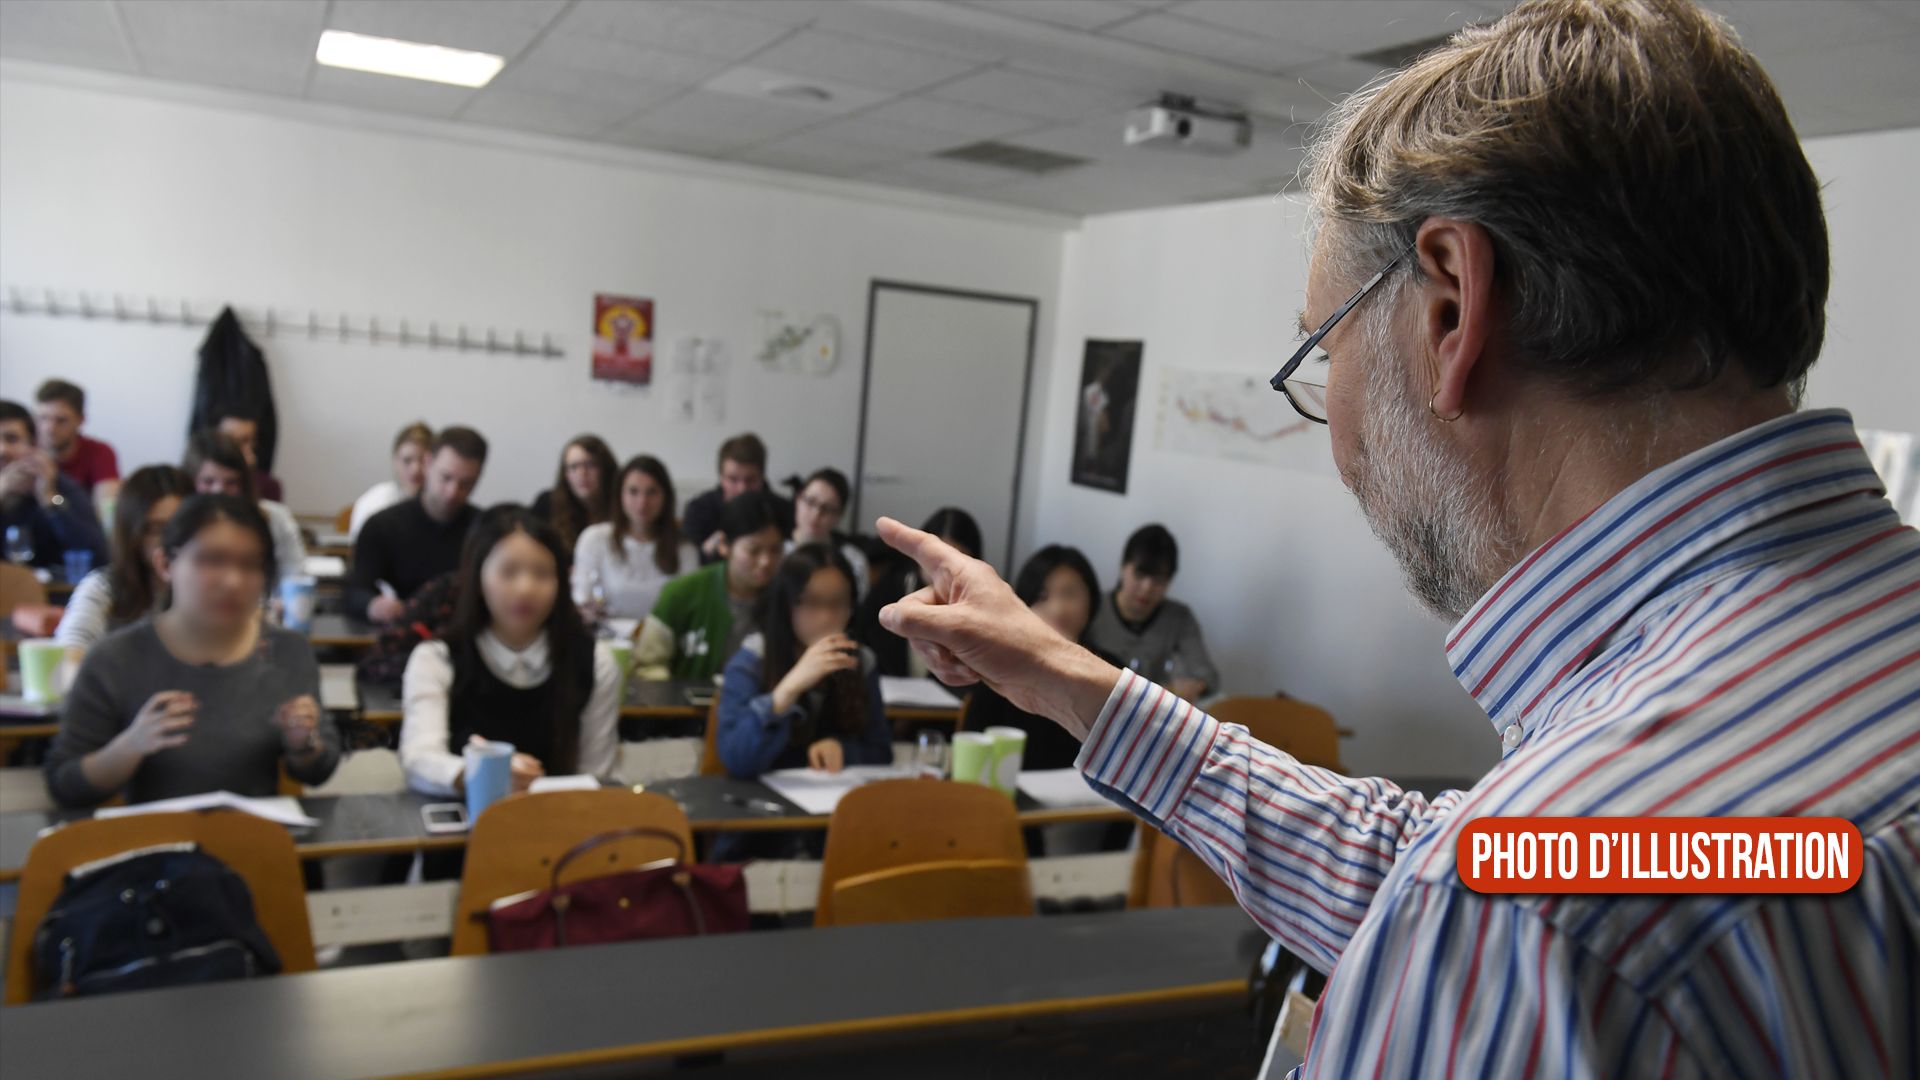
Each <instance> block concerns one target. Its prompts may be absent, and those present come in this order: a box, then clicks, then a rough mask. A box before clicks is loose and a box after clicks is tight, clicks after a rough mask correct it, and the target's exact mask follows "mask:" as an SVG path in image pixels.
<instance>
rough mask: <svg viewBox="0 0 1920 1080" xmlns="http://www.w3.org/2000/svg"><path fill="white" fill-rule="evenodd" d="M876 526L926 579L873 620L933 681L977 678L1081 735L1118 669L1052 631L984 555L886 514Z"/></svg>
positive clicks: (951, 682)
mask: <svg viewBox="0 0 1920 1080" xmlns="http://www.w3.org/2000/svg"><path fill="white" fill-rule="evenodd" d="M879 533H880V539H882V540H884V541H886V543H887V544H888V545H889V546H891V547H893V548H894V549H896V550H898V551H900V552H901V553H902V554H904V555H906V556H907V557H908V558H910V559H912V560H913V561H914V562H915V563H917V564H918V565H919V567H920V572H921V574H922V576H923V577H924V578H925V580H926V581H927V582H928V584H927V586H926V587H925V588H923V589H921V590H919V591H918V592H915V593H912V594H911V595H908V596H905V597H902V598H901V599H900V600H899V601H898V602H897V603H892V604H888V605H887V606H886V607H885V608H883V609H881V611H880V625H882V626H884V627H886V628H887V629H888V630H891V631H892V632H894V633H896V634H898V635H900V636H901V637H903V638H906V639H907V642H908V643H909V644H910V645H912V646H913V650H914V651H915V652H917V653H919V654H920V656H921V658H922V659H924V660H926V662H927V668H928V670H930V671H932V672H933V674H934V675H935V676H936V677H937V678H938V679H939V680H940V681H941V682H943V683H946V684H947V685H949V686H967V685H971V684H973V683H976V682H984V683H986V684H987V685H988V686H990V687H992V688H993V689H994V690H996V691H998V692H999V693H1000V694H1001V696H1003V697H1005V698H1006V699H1007V700H1008V701H1010V702H1012V703H1013V704H1014V705H1015V706H1017V707H1019V708H1021V709H1024V710H1026V711H1027V712H1030V713H1037V714H1039V715H1041V716H1046V717H1049V718H1051V719H1052V720H1054V721H1055V722H1057V723H1059V724H1060V725H1061V726H1062V727H1064V728H1066V729H1067V730H1068V731H1070V732H1072V733H1073V734H1074V735H1077V736H1081V737H1085V735H1086V733H1087V730H1088V729H1089V728H1090V727H1092V725H1093V721H1094V719H1095V718H1096V717H1098V716H1099V714H1100V709H1101V707H1102V706H1104V705H1105V704H1106V702H1107V695H1108V694H1109V693H1110V692H1111V691H1112V689H1113V684H1114V681H1115V680H1116V679H1118V678H1119V677H1120V672H1119V669H1117V668H1115V667H1114V666H1113V665H1112V664H1109V663H1107V662H1106V661H1104V660H1101V659H1100V658H1099V657H1097V656H1095V655H1093V654H1092V653H1090V652H1088V651H1087V650H1085V649H1083V648H1081V647H1080V646H1079V645H1076V644H1074V643H1073V642H1071V641H1068V640H1067V639H1066V638H1064V637H1061V636H1060V634H1059V633H1058V632H1056V631H1055V630H1054V629H1053V628H1052V627H1050V626H1048V625H1047V624H1046V622H1044V621H1043V620H1042V619H1041V618H1040V616H1038V615H1036V614H1034V613H1033V610H1032V609H1031V608H1029V607H1027V605H1025V604H1023V603H1021V602H1020V598H1019V597H1017V596H1015V595H1014V594H1013V590H1012V589H1011V588H1008V587H1007V583H1006V582H1004V581H1002V580H1000V575H998V574H996V573H994V572H993V567H991V566H988V565H987V564H986V563H983V562H981V561H980V560H978V559H970V558H968V557H967V556H965V555H962V554H961V553H960V552H959V551H957V550H955V549H954V548H953V547H952V546H951V545H949V544H947V543H946V542H944V541H942V540H941V539H940V538H938V537H936V536H933V535H931V534H929V533H925V532H921V531H920V530H919V529H914V528H909V527H907V526H906V525H902V524H901V523H900V522H898V521H895V520H893V519H892V518H881V519H880V522H879Z"/></svg>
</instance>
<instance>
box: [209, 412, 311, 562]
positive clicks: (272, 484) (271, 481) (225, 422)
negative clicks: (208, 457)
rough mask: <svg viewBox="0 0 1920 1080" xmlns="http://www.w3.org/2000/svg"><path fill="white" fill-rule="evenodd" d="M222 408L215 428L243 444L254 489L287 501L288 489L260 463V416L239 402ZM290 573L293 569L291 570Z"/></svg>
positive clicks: (273, 499) (266, 496)
mask: <svg viewBox="0 0 1920 1080" xmlns="http://www.w3.org/2000/svg"><path fill="white" fill-rule="evenodd" d="M218 411H219V414H220V420H219V422H218V423H217V424H215V425H214V429H215V430H216V431H218V432H220V434H222V435H225V436H226V437H227V438H229V439H232V440H233V441H234V444H235V445H236V446H238V447H240V452H241V453H242V454H244V455H246V458H247V472H248V473H249V474H251V475H252V477H253V491H254V494H255V495H257V496H258V497H260V498H262V499H265V500H267V501H268V502H274V503H284V502H285V501H286V492H285V491H283V490H282V489H281V487H280V481H279V479H278V478H276V477H275V476H274V475H273V474H272V473H270V472H268V471H267V470H265V469H263V468H261V467H260V418H259V417H258V416H256V415H254V413H253V411H252V410H250V409H246V408H242V407H240V406H238V405H227V406H225V407H223V408H221V409H220V410H218ZM287 572H288V573H293V571H291V570H289V571H287Z"/></svg>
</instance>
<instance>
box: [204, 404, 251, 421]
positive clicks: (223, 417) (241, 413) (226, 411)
mask: <svg viewBox="0 0 1920 1080" xmlns="http://www.w3.org/2000/svg"><path fill="white" fill-rule="evenodd" d="M213 419H214V424H215V426H218V425H220V424H222V423H225V422H226V421H228V420H245V421H246V422H247V423H249V424H258V423H259V422H260V415H259V414H258V413H257V412H255V411H254V410H253V409H251V408H248V407H247V406H245V405H222V406H220V407H219V408H217V409H215V410H213Z"/></svg>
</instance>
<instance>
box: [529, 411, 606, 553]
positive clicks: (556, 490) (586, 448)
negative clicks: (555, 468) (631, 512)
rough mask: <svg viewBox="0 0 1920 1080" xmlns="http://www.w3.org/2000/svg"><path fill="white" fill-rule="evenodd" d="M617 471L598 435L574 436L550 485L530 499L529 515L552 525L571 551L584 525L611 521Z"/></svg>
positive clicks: (562, 451) (577, 541)
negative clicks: (530, 513)
mask: <svg viewBox="0 0 1920 1080" xmlns="http://www.w3.org/2000/svg"><path fill="white" fill-rule="evenodd" d="M619 468H620V465H619V463H618V462H616V461H615V460H614V459H613V451H611V450H609V449H607V444H606V443H604V442H602V441H601V439H600V436H598V435H576V436H574V437H573V441H572V442H569V443H568V444H567V445H566V446H565V447H564V448H563V449H562V450H561V451H560V470H559V472H558V473H557V474H555V476H554V478H553V486H552V487H550V488H547V489H546V490H545V491H542V492H541V493H540V494H538V495H536V496H534V499H533V516H534V517H537V518H539V519H540V520H541V521H544V522H546V523H548V524H549V525H552V526H553V531H554V532H556V533H559V534H560V541H561V543H564V544H566V545H567V549H568V550H569V551H571V550H572V549H573V546H574V545H575V544H577V543H579V541H580V533H581V531H582V530H584V529H585V528H586V527H587V526H589V525H598V524H600V523H601V522H603V521H609V520H612V518H613V501H614V473H615V472H616V471H617V470H618V469H619Z"/></svg>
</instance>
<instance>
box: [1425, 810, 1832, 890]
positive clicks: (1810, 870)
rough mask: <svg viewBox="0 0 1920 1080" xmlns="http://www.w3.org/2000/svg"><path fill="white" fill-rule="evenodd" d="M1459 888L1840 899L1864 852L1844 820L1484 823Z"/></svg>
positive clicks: (1465, 847) (1463, 857)
mask: <svg viewBox="0 0 1920 1080" xmlns="http://www.w3.org/2000/svg"><path fill="white" fill-rule="evenodd" d="M1456 855H1457V862H1458V864H1459V870H1460V880H1461V881H1462V882H1464V883H1465V884H1466V886H1467V887H1468V888H1469V889H1472V890H1474V891H1475V892H1482V893H1838V892H1845V891H1847V890H1848V889H1850V888H1852V887H1853V883H1854V882H1856V881H1858V880H1860V869H1861V860H1862V859H1864V858H1865V856H1866V851H1865V848H1864V847H1863V846H1862V843H1861V839H1860V830H1859V829H1858V828H1856V827H1855V826H1854V824H1853V822H1851V821H1848V820H1847V819H1845V818H1830V817H1814V818H1789V817H1749V818H1712V817H1690V818H1667V817H1653V818H1648V817H1617V818H1573V817H1514V818H1497V817H1493V818H1480V819H1477V820H1475V821H1471V822H1468V823H1467V826H1466V828H1465V829H1463V830H1461V833H1460V843H1459V846H1458V848H1457V849H1456Z"/></svg>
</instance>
